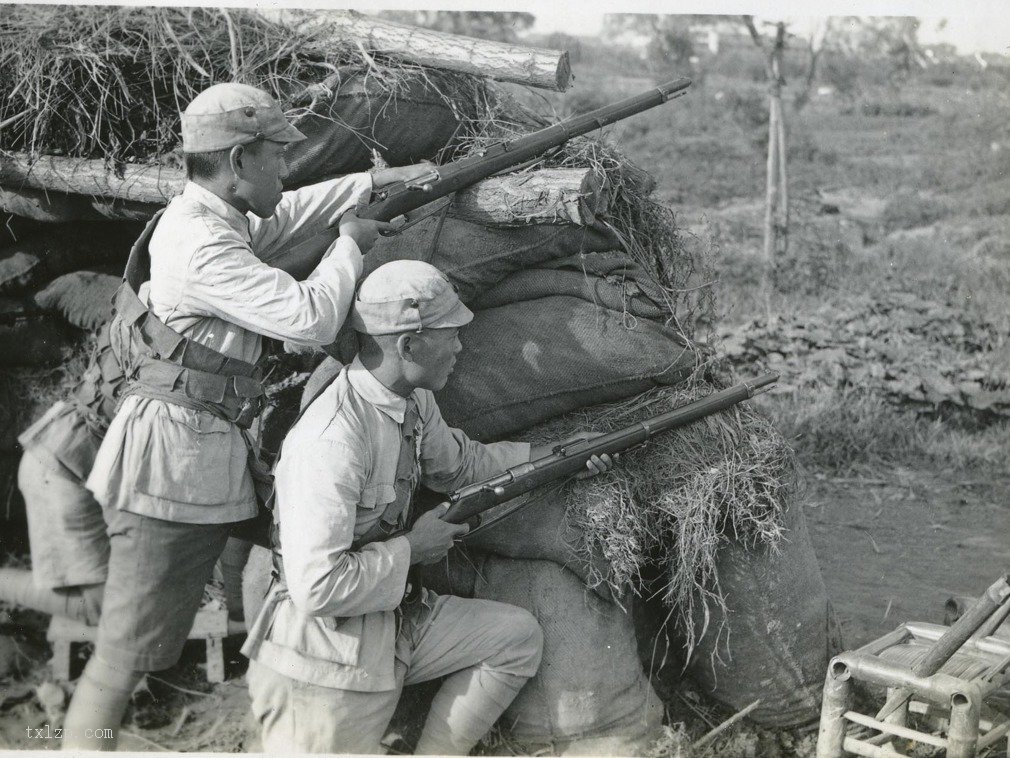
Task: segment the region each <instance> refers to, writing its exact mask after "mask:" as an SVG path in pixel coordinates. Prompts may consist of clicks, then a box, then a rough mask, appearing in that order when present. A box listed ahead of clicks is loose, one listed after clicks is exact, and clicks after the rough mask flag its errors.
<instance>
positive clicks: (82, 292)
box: [32, 271, 123, 330]
mask: <svg viewBox="0 0 1010 758" xmlns="http://www.w3.org/2000/svg"><path fill="white" fill-rule="evenodd" d="M122 281H123V280H122V279H121V278H120V277H118V276H112V275H111V274H102V273H99V272H97V271H74V272H71V273H69V274H64V275H63V276H58V277H56V278H55V279H54V280H53V281H51V282H50V283H49V284H48V285H47V286H46V288H45V289H44V290H42V291H40V292H36V293H35V295H34V296H33V297H32V299H33V300H34V301H35V304H36V305H38V306H39V307H40V308H42V309H43V310H48V311H54V312H56V313H59V314H60V315H61V316H63V318H65V319H66V320H67V321H68V322H69V323H70V324H72V325H73V326H76V327H78V328H79V329H89V330H91V329H97V328H98V327H100V326H101V325H102V324H104V323H106V322H107V321H109V320H110V319H111V318H112V298H113V296H114V295H115V294H116V290H118V289H119V285H120V284H122Z"/></svg>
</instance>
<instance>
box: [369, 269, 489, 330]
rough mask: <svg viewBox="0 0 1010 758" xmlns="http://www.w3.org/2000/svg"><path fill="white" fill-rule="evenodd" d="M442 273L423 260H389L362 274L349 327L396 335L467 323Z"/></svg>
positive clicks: (466, 312) (460, 303)
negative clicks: (362, 277)
mask: <svg viewBox="0 0 1010 758" xmlns="http://www.w3.org/2000/svg"><path fill="white" fill-rule="evenodd" d="M472 319H473V313H472V312H471V311H470V309H469V308H467V307H466V306H465V305H463V301H462V300H460V299H459V295H457V294H456V288H455V287H453V285H452V283H451V282H450V281H449V280H448V279H446V278H445V274H443V273H442V272H441V271H439V270H438V269H437V268H435V267H434V266H432V265H431V264H430V263H425V262H424V261H409V260H407V261H391V262H389V263H384V264H382V265H381V266H379V267H378V268H377V269H375V271H373V272H372V273H371V274H369V275H368V276H367V277H365V280H364V281H363V282H362V283H361V286H360V287H358V292H357V294H356V295H355V296H354V305H353V306H352V307H351V326H352V327H353V328H354V330H355V331H357V332H364V333H365V334H376V335H377V334H399V333H401V332H419V331H421V329H443V328H447V327H453V326H455V327H459V326H463V325H464V324H468V323H470V321H471V320H472Z"/></svg>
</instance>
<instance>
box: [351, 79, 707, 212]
mask: <svg viewBox="0 0 1010 758" xmlns="http://www.w3.org/2000/svg"><path fill="white" fill-rule="evenodd" d="M689 86H691V80H690V79H675V80H673V81H670V82H666V83H664V84H660V85H658V86H656V87H653V88H652V89H650V90H647V91H645V92H641V93H639V94H637V95H632V96H631V97H628V98H625V99H624V100H619V101H618V102H616V103H611V104H609V105H604V106H602V107H600V108H596V109H595V110H592V111H589V112H588V113H583V114H582V115H578V116H573V117H571V118H568V119H565V120H564V121H561V122H559V123H557V124H554V125H553V126H547V127H544V128H543V129H539V130H537V131H535V132H531V133H530V134H527V135H524V136H522V137H518V138H516V139H514V140H511V141H509V142H501V143H496V144H494V145H491V146H489V147H487V148H485V149H484V150H482V151H481V152H480V153H478V154H477V155H473V156H469V157H467V158H462V159H460V160H458V161H453V162H452V163H448V164H446V165H444V166H439V167H438V168H437V169H435V170H434V172H435V173H434V174H433V179H432V181H430V182H427V183H426V184H425V186H426V187H427V189H424V188H422V187H418V186H407V185H405V184H403V183H402V182H397V183H395V184H393V185H390V186H389V187H386V188H383V189H382V190H380V191H379V192H377V193H376V197H377V198H378V199H377V200H376V201H375V202H372V203H369V204H368V206H366V207H365V208H363V209H362V210H361V211H360V213H359V215H360V216H361V218H367V219H374V220H377V221H391V220H392V219H394V218H396V217H397V216H401V215H403V214H405V213H409V212H410V211H412V210H415V209H417V208H420V207H421V206H423V205H427V204H428V203H430V202H432V201H434V200H437V199H438V198H440V197H444V196H445V195H448V194H450V193H452V192H455V191H457V190H460V189H463V188H464V187H469V186H470V185H471V184H475V183H476V182H479V181H481V180H482V179H486V178H487V177H489V176H492V175H494V174H497V173H498V172H500V171H504V170H505V169H507V168H511V167H512V166H515V165H518V164H520V163H523V162H525V161H527V160H530V159H531V158H536V157H537V156H539V155H541V154H542V153H544V152H546V151H547V150H549V149H550V148H552V147H555V146H557V145H562V144H564V143H565V142H567V141H568V140H570V139H571V138H572V137H578V136H580V135H583V134H586V133H588V132H591V131H593V130H594V129H602V128H603V127H605V126H607V125H609V124H612V123H614V122H615V121H620V120H621V119H625V118H628V117H629V116H633V115H635V114H636V113H641V112H642V111H646V110H649V109H650V108H655V107H656V106H657V105H662V104H663V103H665V102H667V101H669V100H672V99H674V98H676V97H680V96H681V95H683V94H684V93H685V92H686V91H687V88H688V87H689Z"/></svg>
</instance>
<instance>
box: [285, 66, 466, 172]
mask: <svg viewBox="0 0 1010 758" xmlns="http://www.w3.org/2000/svg"><path fill="white" fill-rule="evenodd" d="M339 73H340V74H341V77H340V79H341V80H340V81H339V82H338V83H337V84H336V86H335V87H334V88H333V91H332V94H331V95H326V94H321V95H320V96H318V97H317V98H316V100H315V101H314V102H313V103H312V106H311V108H310V109H309V110H308V111H307V112H306V113H304V114H303V115H301V116H300V117H298V118H297V119H296V120H295V125H296V126H297V127H298V129H299V130H300V131H301V132H302V133H303V134H304V135H305V137H306V139H305V140H303V141H301V142H295V143H292V144H291V145H289V146H288V149H287V151H286V152H285V159H286V161H287V164H288V169H289V171H290V174H289V176H288V178H287V181H286V182H285V185H286V186H288V187H297V186H301V185H304V184H309V183H311V182H315V181H319V180H320V179H323V178H327V177H331V176H336V175H339V174H351V173H354V172H356V171H366V170H368V169H369V168H371V167H372V165H373V164H372V150H373V149H374V150H377V151H378V152H379V154H380V155H381V156H382V157H383V159H385V161H386V162H387V163H388V164H389V165H391V166H404V165H407V164H410V163H417V162H418V161H421V160H424V159H431V158H434V157H435V156H436V155H437V154H438V152H439V151H440V150H441V149H442V148H444V147H445V146H446V145H447V144H448V143H449V141H450V140H451V139H452V137H453V135H454V134H455V133H456V130H457V129H458V128H459V124H460V114H457V113H456V112H454V111H453V108H452V107H450V105H449V104H448V103H447V102H446V101H445V99H444V98H443V97H442V96H441V95H440V94H439V93H438V92H437V91H436V90H435V88H434V87H433V86H431V85H430V84H429V83H428V82H427V81H425V79H423V78H421V77H417V78H411V79H406V80H404V81H402V82H399V83H397V86H396V91H395V92H389V91H388V90H387V88H385V87H383V86H382V85H381V84H380V83H379V82H378V80H376V79H375V78H373V77H369V76H367V75H365V74H361V73H354V72H353V71H351V70H350V69H341V71H340V72H339ZM457 107H458V106H457Z"/></svg>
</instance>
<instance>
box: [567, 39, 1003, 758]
mask: <svg viewBox="0 0 1010 758" xmlns="http://www.w3.org/2000/svg"><path fill="white" fill-rule="evenodd" d="M577 58H578V60H576V62H575V63H574V65H573V69H574V71H575V73H576V77H577V79H576V86H575V88H574V90H573V91H572V92H571V93H569V94H568V95H566V96H565V97H564V98H563V99H562V98H555V99H554V100H553V103H554V105H555V108H557V109H558V111H559V113H560V114H567V113H570V112H573V111H579V110H584V109H587V108H592V107H596V106H598V105H602V104H603V103H605V102H608V101H610V100H615V99H618V98H620V97H623V96H626V95H627V94H630V93H633V92H636V91H638V90H644V89H646V88H647V87H648V86H650V84H652V83H653V82H656V81H664V80H669V79H673V78H676V77H678V76H691V77H692V78H693V79H694V80H695V83H694V85H693V87H692V89H691V91H690V93H689V94H688V95H687V96H686V97H685V98H683V99H681V100H679V101H676V102H674V103H672V104H669V105H667V106H664V107H661V108H657V109H654V110H652V111H649V112H647V113H644V114H640V115H639V116H637V117H635V118H633V119H630V120H628V121H626V122H623V123H620V124H617V125H615V126H614V127H612V128H611V131H610V135H611V137H612V138H613V140H614V141H615V142H616V143H617V144H618V145H620V147H621V149H622V150H624V151H625V152H626V153H627V154H628V155H629V156H630V157H631V158H632V159H633V160H634V161H635V162H636V163H638V164H639V165H641V166H642V167H644V168H646V169H648V170H649V171H650V172H651V173H652V174H653V176H655V178H656V179H657V181H658V185H657V188H656V190H655V193H654V197H655V198H656V199H657V200H660V201H662V202H664V203H667V204H669V205H670V206H671V207H673V208H674V209H675V210H676V212H677V217H678V222H679V224H680V226H681V227H682V228H683V229H684V230H685V232H686V233H687V234H688V236H689V239H690V240H691V241H692V244H698V245H703V246H706V247H708V248H709V249H710V250H711V252H712V255H713V256H714V259H715V267H716V270H717V272H718V282H717V284H716V285H715V286H716V292H717V303H718V313H719V320H718V323H717V324H715V325H714V328H713V337H714V339H715V340H716V341H717V342H719V343H721V346H722V350H723V352H724V353H728V354H730V356H731V362H733V364H734V370H735V371H736V372H737V373H738V374H740V375H754V374H756V373H758V372H759V371H764V370H769V369H770V370H783V376H784V379H785V381H784V383H785V384H787V385H789V386H787V387H786V388H785V390H784V391H782V392H780V393H778V394H769V395H764V396H762V397H761V398H759V399H758V400H757V402H759V403H760V404H761V406H762V407H763V408H764V410H765V411H766V412H768V413H769V414H770V415H771V416H772V417H773V418H774V419H775V421H776V423H777V425H778V426H779V428H780V429H781V430H782V431H783V432H784V433H785V434H786V435H787V437H788V438H789V439H790V441H791V442H792V444H793V445H794V447H795V448H796V450H797V453H798V454H799V458H800V460H801V462H802V464H803V468H804V474H805V477H804V478H805V484H806V493H805V498H804V502H805V505H806V512H807V518H808V522H809V524H810V529H811V534H812V537H813V540H814V544H815V548H816V550H817V554H818V558H819V560H820V562H821V568H822V572H823V574H824V578H825V582H826V584H827V586H828V590H829V595H830V597H831V600H832V603H833V604H834V606H835V609H836V611H837V612H838V615H839V618H840V621H841V626H842V632H843V637H844V642H845V645H846V647H855V646H857V645H859V644H862V643H864V642H867V641H869V640H870V639H873V638H875V637H877V636H879V635H880V634H883V633H885V632H887V631H890V630H891V629H893V628H894V627H895V626H896V625H897V624H898V623H900V622H902V621H906V620H924V621H933V622H940V621H942V618H943V611H942V609H943V603H944V601H945V600H946V598H947V597H950V596H951V595H954V594H977V593H979V592H980V591H981V590H982V589H984V588H985V587H987V586H988V585H989V584H990V583H991V581H992V580H993V579H994V578H995V577H996V576H997V575H999V574H1000V573H1002V572H1003V571H1004V570H1005V568H1006V565H1007V563H1008V559H1010V549H1008V548H1007V547H1006V540H1007V535H1008V534H1010V508H1008V505H1010V423H1008V421H1007V419H1006V416H1002V417H1000V416H999V415H998V414H995V413H992V412H987V411H985V410H980V409H978V408H972V407H970V405H968V406H961V407H958V406H955V405H953V404H951V403H946V402H941V399H942V397H943V395H942V391H943V390H945V389H946V388H949V385H950V381H948V380H950V379H954V380H955V384H956V379H957V378H958V375H959V374H961V373H964V372H965V371H966V368H965V367H966V366H969V365H972V366H974V365H975V364H978V365H981V366H982V367H983V368H984V369H985V371H986V372H988V375H989V376H1002V377H1003V389H1004V390H1010V308H1008V302H1010V119H1008V118H1007V116H1008V113H1010V108H1008V106H1010V94H1008V93H1010V72H1008V71H1007V70H1005V69H1004V70H1003V71H995V70H992V69H990V70H985V71H983V70H981V69H980V68H979V67H978V66H977V65H976V64H975V63H974V62H965V61H960V62H958V63H957V64H951V65H949V66H936V67H934V68H932V69H929V70H926V71H918V72H913V73H911V74H906V75H903V76H898V77H895V76H892V75H891V73H890V72H889V71H888V70H887V69H886V66H882V65H874V64H872V63H865V64H860V63H858V62H856V61H853V60H851V59H844V58H840V57H835V58H834V59H832V58H830V57H828V58H827V59H826V60H824V61H822V66H821V73H820V75H819V76H818V79H817V81H816V82H815V84H814V87H813V88H812V90H811V93H810V94H811V97H810V100H809V102H808V103H807V104H806V106H805V107H804V108H802V109H801V110H799V111H797V109H796V108H795V107H793V105H792V97H793V95H794V94H795V92H796V91H797V89H798V84H799V83H800V81H801V79H802V75H803V73H804V66H805V60H804V59H803V55H802V54H800V53H798V52H792V53H790V54H789V56H787V67H786V68H787V71H786V76H787V79H788V80H789V82H790V83H791V87H789V88H787V90H786V95H785V98H786V103H787V105H786V109H785V117H786V125H787V130H788V145H789V150H788V157H789V172H790V177H789V190H790V198H791V214H792V215H791V225H790V252H789V255H788V256H787V257H786V258H785V259H784V260H781V261H779V262H778V263H777V268H776V271H775V273H774V286H772V287H771V288H763V287H762V284H761V278H762V271H763V269H762V262H761V257H760V255H761V250H762V230H763V214H764V192H765V160H766V146H767V127H768V103H767V85H766V84H765V79H764V76H765V74H764V67H763V62H762V59H761V57H760V56H759V54H758V53H757V51H756V50H754V49H752V48H751V49H748V48H747V47H746V46H744V47H737V48H735V49H730V50H726V51H724V52H723V53H720V55H719V56H717V57H715V58H713V57H703V58H702V60H701V61H700V62H699V63H698V65H697V66H696V67H695V70H694V71H693V72H692V71H684V70H674V69H666V70H659V69H656V68H655V67H649V66H647V65H645V64H642V63H641V62H639V61H638V60H637V59H636V58H635V57H634V56H633V55H630V54H627V53H610V54H606V53H605V52H604V51H600V50H594V49H592V48H591V47H588V46H587V47H584V48H583V50H582V54H581V55H579V56H577ZM771 325H777V326H771ZM873 329H875V330H876V332H875V333H873V334H867V333H866V331H867V330H869V331H872V330H873ZM811 333H813V334H815V335H818V337H817V338H816V339H814V338H811V337H810V334H811ZM742 334H748V335H752V336H753V335H758V337H755V338H754V340H752V342H751V343H749V344H750V348H749V349H748V350H741V349H739V348H740V344H739V343H740V340H741V337H740V335H742ZM759 337H762V338H763V344H760V349H755V347H754V344H753V343H755V342H758V343H759V342H761V340H760V339H758V338H759ZM797 340H799V341H801V342H802V341H803V340H806V342H807V343H809V342H810V341H811V340H812V341H814V342H817V341H820V342H822V343H823V344H819V345H817V346H816V348H817V349H812V350H811V349H809V344H807V345H806V346H799V347H798V346H797V344H793V343H794V342H795V341H797ZM881 341H883V342H887V343H888V349H889V350H893V351H894V353H893V355H892V356H891V357H890V358H889V359H881V358H880V356H879V355H877V354H874V353H873V352H872V351H871V349H870V348H871V346H872V345H874V344H878V345H879V344H880V343H881ZM797 353H799V355H797ZM755 354H757V355H760V358H757V359H755V358H754V355H755ZM943 361H947V362H950V363H952V364H953V365H950V366H941V365H938V364H939V363H941V362H943ZM973 361H974V362H975V363H973ZM753 363H758V364H760V365H752V364H753ZM896 364H901V365H902V366H903V369H902V371H903V372H904V373H901V377H902V380H903V381H905V382H906V383H907V381H908V379H907V376H906V374H907V373H908V372H910V373H911V374H912V375H913V376H914V375H915V372H916V371H921V372H922V373H923V375H929V376H931V377H932V376H936V375H937V374H940V373H941V371H940V369H947V370H946V376H939V377H938V379H937V382H939V385H938V386H937V387H936V388H935V389H936V391H937V393H939V394H931V392H930V391H929V390H930V388H928V387H927V388H926V392H925V397H924V398H920V399H919V400H918V401H916V402H911V401H910V402H902V401H901V400H902V398H901V395H900V391H901V389H902V388H901V386H900V384H901V383H900V382H897V381H894V382H892V381H891V380H889V379H886V378H881V377H882V376H884V375H886V374H887V372H889V371H890V370H891V369H892V368H893V365H896ZM797 375H800V376H799V379H798V378H797ZM861 377H865V378H866V380H865V381H864V380H862V379H861ZM801 380H802V381H801ZM889 382H890V383H891V386H897V387H898V389H897V394H895V393H892V392H883V391H881V388H882V387H886V386H888V385H889ZM916 391H918V392H919V393H920V395H922V394H923V393H922V392H921V390H916ZM910 394H911V395H912V396H913V397H919V396H917V395H915V392H911V393H910ZM931 401H933V402H932V404H931ZM979 405H984V403H980V404H979ZM814 742H815V740H814V735H811V734H798V735H790V734H787V735H785V736H783V735H782V734H777V735H770V734H767V733H763V732H762V731H761V730H757V731H754V730H748V729H743V730H738V731H736V733H735V734H734V735H733V736H731V737H728V738H727V739H725V740H721V741H720V742H719V743H718V744H717V745H716V746H715V750H716V752H715V753H713V754H719V755H725V756H730V758H733V757H734V756H746V755H755V754H757V755H770V756H777V755H782V756H791V755H800V756H805V755H812V752H813V746H814ZM678 744H683V743H682V742H681V743H678V740H677V739H676V738H675V739H673V740H672V744H671V745H668V746H666V747H665V748H660V749H659V751H658V752H659V754H661V755H671V754H678V753H677V749H676V748H677V745H678Z"/></svg>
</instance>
